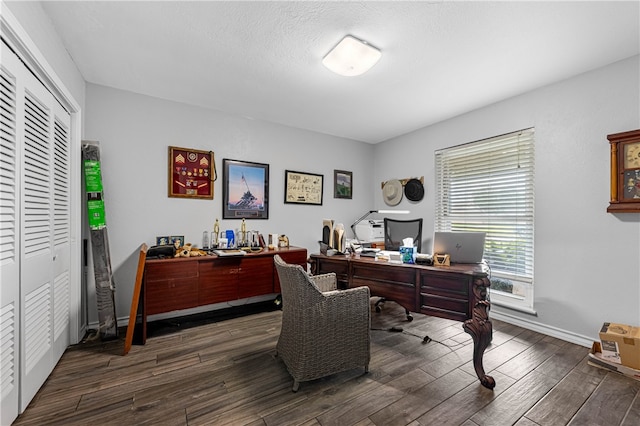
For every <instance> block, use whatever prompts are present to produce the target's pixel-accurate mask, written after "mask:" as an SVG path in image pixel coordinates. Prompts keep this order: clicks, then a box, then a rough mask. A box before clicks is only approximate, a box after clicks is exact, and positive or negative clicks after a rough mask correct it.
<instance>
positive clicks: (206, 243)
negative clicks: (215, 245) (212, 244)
mask: <svg viewBox="0 0 640 426" xmlns="http://www.w3.org/2000/svg"><path fill="white" fill-rule="evenodd" d="M202 250H209V232H207V231H204V232H203V233H202Z"/></svg>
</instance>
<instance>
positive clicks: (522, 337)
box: [15, 299, 640, 426]
mask: <svg viewBox="0 0 640 426" xmlns="http://www.w3.org/2000/svg"><path fill="white" fill-rule="evenodd" d="M373 301H374V299H372V302H373ZM414 318H415V319H414V321H413V322H407V321H406V319H405V316H404V310H403V309H402V308H400V307H399V306H398V305H397V304H395V303H393V302H387V303H386V304H385V306H384V307H383V311H382V313H375V312H374V311H373V307H372V331H371V337H372V344H371V355H372V359H371V364H370V371H369V373H368V374H364V370H363V369H356V370H352V371H348V372H345V373H341V374H337V375H334V376H330V377H328V378H324V379H320V380H316V381H313V382H303V383H302V385H301V387H300V390H299V391H298V392H297V393H293V392H292V391H291V386H292V383H293V381H292V379H291V377H290V376H289V374H288V373H287V371H286V369H285V366H284V364H283V363H282V362H281V360H279V359H278V358H277V357H276V354H275V345H276V341H277V339H278V333H279V330H280V322H281V312H280V311H267V312H259V313H254V314H250V315H245V316H241V317H237V318H232V319H226V320H219V321H217V322H209V323H201V324H200V325H198V326H196V327H190V328H189V327H186V326H185V325H183V326H182V327H167V328H165V329H162V327H159V328H158V329H157V330H156V332H155V334H154V335H153V336H152V337H151V338H149V339H148V341H147V344H146V345H145V346H136V345H134V346H133V347H132V349H131V351H130V352H129V354H128V355H126V356H122V355H121V354H122V349H123V341H122V340H117V341H111V342H104V343H103V342H86V343H82V344H79V345H75V346H72V347H70V348H69V349H68V350H67V351H66V353H65V354H64V356H63V357H62V359H61V361H60V362H59V364H58V365H57V366H56V368H55V370H54V371H53V373H52V374H51V376H50V377H49V379H48V380H47V382H46V383H45V385H44V386H43V387H42V389H41V390H40V391H39V392H38V394H37V395H36V397H35V398H34V400H33V401H32V403H31V404H30V406H29V407H28V408H27V410H26V411H25V412H24V413H23V414H22V415H21V416H20V417H19V418H18V419H17V420H16V422H15V424H16V425H58V424H59V425H142V424H160V425H204V424H212V425H226V424H228V425H255V426H257V425H323V426H324V425H340V426H345V425H360V426H365V425H412V426H417V425H449V424H450V425H465V426H472V425H500V426H503V425H512V424H516V425H520V426H528V425H566V424H571V425H602V426H605V425H607V426H608V425H629V426H630V425H639V424H640V382H638V381H635V380H633V379H630V378H626V377H623V376H620V375H617V374H615V373H610V372H606V371H604V370H601V369H597V368H595V367H592V366H590V365H588V364H587V355H588V349H587V348H584V347H581V346H577V345H574V344H570V343H567V342H564V341H561V340H558V339H555V338H552V337H548V336H545V335H542V334H539V333H535V332H532V331H528V330H525V329H522V328H519V327H516V326H513V325H509V324H506V323H503V322H500V321H495V320H494V321H493V328H494V334H493V342H492V344H491V346H489V348H488V349H487V352H486V353H485V356H484V366H485V369H486V370H487V371H488V372H489V374H491V375H493V377H494V378H495V379H496V382H497V386H496V388H495V389H494V390H493V391H491V390H488V389H485V388H484V387H482V386H481V385H480V383H479V382H478V380H477V378H476V376H475V373H474V370H473V365H472V363H471V357H472V352H473V345H472V341H471V338H470V337H469V335H467V334H466V333H464V332H463V331H462V324H461V323H459V322H455V321H449V320H444V319H440V318H435V317H428V316H424V315H420V314H414ZM170 324H171V323H170ZM174 324H175V322H174ZM392 326H399V327H402V328H403V331H402V332H391V331H389V328H390V327H392ZM121 335H124V333H121ZM427 335H428V336H429V337H430V338H431V339H432V341H431V342H429V343H423V339H424V337H425V336H427Z"/></svg>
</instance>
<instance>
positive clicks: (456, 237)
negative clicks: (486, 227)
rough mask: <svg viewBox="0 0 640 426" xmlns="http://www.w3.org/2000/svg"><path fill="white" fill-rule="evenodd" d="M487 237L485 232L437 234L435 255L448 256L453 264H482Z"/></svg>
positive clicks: (434, 239) (434, 246)
mask: <svg viewBox="0 0 640 426" xmlns="http://www.w3.org/2000/svg"><path fill="white" fill-rule="evenodd" d="M485 237H486V233H484V232H435V233H434V235H433V254H448V255H449V256H450V261H451V263H480V262H482V257H483V256H484V240H485Z"/></svg>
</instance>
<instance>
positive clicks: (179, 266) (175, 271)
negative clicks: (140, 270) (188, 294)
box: [144, 259, 198, 282]
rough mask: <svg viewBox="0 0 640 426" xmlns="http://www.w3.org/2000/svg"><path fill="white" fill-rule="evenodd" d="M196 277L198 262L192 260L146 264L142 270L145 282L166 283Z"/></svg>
mask: <svg viewBox="0 0 640 426" xmlns="http://www.w3.org/2000/svg"><path fill="white" fill-rule="evenodd" d="M197 277H198V262H196V261H193V260H187V259H185V260H182V259H178V260H171V261H167V262H157V263H151V262H149V263H147V265H146V267H145V270H144V279H145V282H151V281H167V280H172V279H185V278H197Z"/></svg>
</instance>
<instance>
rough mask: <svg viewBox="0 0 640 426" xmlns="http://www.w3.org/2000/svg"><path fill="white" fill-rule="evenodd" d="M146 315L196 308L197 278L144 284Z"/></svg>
mask: <svg viewBox="0 0 640 426" xmlns="http://www.w3.org/2000/svg"><path fill="white" fill-rule="evenodd" d="M196 266H197V265H196ZM145 286H146V288H145V292H146V294H147V296H146V310H147V315H153V314H159V313H163V312H171V311H176V310H179V309H188V308H193V307H195V306H198V277H197V276H196V277H194V278H185V279H168V280H163V281H146V282H145Z"/></svg>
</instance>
